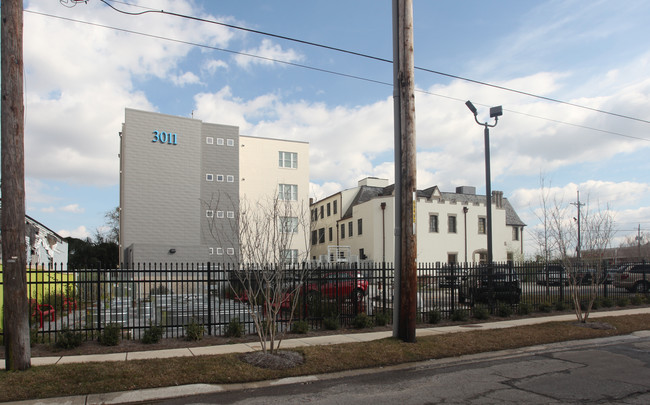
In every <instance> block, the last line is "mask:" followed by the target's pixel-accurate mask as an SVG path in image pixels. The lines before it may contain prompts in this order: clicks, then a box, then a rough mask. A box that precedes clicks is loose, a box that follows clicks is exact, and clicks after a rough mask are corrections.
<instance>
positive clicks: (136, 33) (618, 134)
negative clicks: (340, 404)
mask: <svg viewBox="0 0 650 405" xmlns="http://www.w3.org/2000/svg"><path fill="white" fill-rule="evenodd" d="M102 1H103V0H102ZM24 11H25V12H26V13H31V14H37V15H41V16H44V17H50V18H56V19H60V20H64V21H70V22H76V23H80V24H85V25H90V26H94V27H99V28H105V29H110V30H114V31H119V32H124V33H127V34H133V35H140V36H144V37H148V38H153V39H159V40H163V41H169V42H175V43H180V44H185V45H190V46H196V47H200V48H205V49H210V50H215V51H220V52H225V53H230V54H234V55H242V56H247V57H251V58H256V59H260V60H265V61H269V62H274V63H279V64H283V65H287V66H293V67H298V68H303V69H307V70H312V71H316V72H321V73H327V74H331V75H335V76H340V77H346V78H349V79H355V80H360V81H365V82H368V83H374V84H381V85H384V86H389V87H392V86H393V84H392V83H389V82H384V81H381V80H375V79H370V78H367V77H363V76H358V75H352V74H348V73H342V72H337V71H334V70H329V69H323V68H318V67H315V66H309V65H305V64H301V63H295V62H289V61H283V60H279V59H274V58H270V57H266V56H261V55H255V54H250V53H246V52H241V51H234V50H232V49H226V48H219V47H216V46H212V45H205V44H199V43H196V42H191V41H185V40H180V39H175V38H170V37H164V36H162V35H155V34H148V33H145V32H141V31H135V30H130V29H126V28H118V27H113V26H109V25H104V24H99V23H94V22H88V21H82V20H76V19H73V18H69V17H61V16H57V15H53V14H47V13H42V12H38V11H33V10H24ZM415 91H416V92H418V93H422V94H427V95H430V96H435V97H440V98H446V99H448V100H454V101H459V102H462V103H464V102H465V101H466V100H464V99H460V98H457V97H452V96H447V95H443V94H438V93H433V92H430V91H427V90H421V89H416V90H415ZM506 111H508V112H511V113H515V114H520V115H524V116H527V117H531V118H537V119H541V120H545V121H549V122H555V123H557V124H562V125H569V126H573V127H576V128H582V129H586V130H590V131H595V132H601V133H605V134H610V135H615V136H620V137H624V138H629V139H635V140H640V141H646V142H650V139H646V138H642V137H638V136H633V135H626V134H622V133H619V132H613V131H608V130H603V129H600V128H593V127H589V126H585V125H579V124H573V123H570V122H566V121H560V120H555V119H551V118H546V117H542V116H538V115H534V114H529V113H523V112H518V111H516V110H510V109H508V110H506Z"/></svg>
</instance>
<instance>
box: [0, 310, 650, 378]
mask: <svg viewBox="0 0 650 405" xmlns="http://www.w3.org/2000/svg"><path fill="white" fill-rule="evenodd" d="M649 313H650V307H648V308H634V309H623V310H615V311H602V312H592V313H591V314H590V315H589V319H596V318H601V317H604V316H619V315H632V314H649ZM575 319H576V316H575V315H574V314H572V313H571V314H565V315H552V316H544V317H536V318H523V319H513V320H504V321H497V322H486V323H474V324H463V325H453V326H441V327H431V328H419V329H417V331H416V336H431V335H439V334H442V333H454V332H466V331H469V330H478V329H501V328H511V327H514V326H521V325H534V324H540V323H546V322H552V321H559V322H562V321H571V320H575ZM391 336H392V332H391V331H382V332H370V333H352V334H341V335H328V336H315V337H304V338H296V339H285V340H283V341H282V345H281V347H282V348H284V349H291V348H295V347H304V346H322V345H336V344H341V343H358V342H369V341H372V340H379V339H384V338H387V337H391ZM256 350H261V345H260V343H259V342H248V343H237V344H229V345H218V346H202V347H193V348H183V349H168V350H148V351H142V352H125V353H110V354H91V355H80V356H51V357H33V358H32V366H45V365H52V364H70V363H89V362H106V361H129V360H145V359H165V358H170V357H193V356H205V355H218V354H227V353H246V352H252V351H256ZM4 367H5V364H4V360H2V363H0V369H2V370H4Z"/></svg>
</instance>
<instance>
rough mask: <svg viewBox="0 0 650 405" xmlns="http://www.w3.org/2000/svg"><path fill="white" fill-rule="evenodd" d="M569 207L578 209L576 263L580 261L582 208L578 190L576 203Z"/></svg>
mask: <svg viewBox="0 0 650 405" xmlns="http://www.w3.org/2000/svg"><path fill="white" fill-rule="evenodd" d="M571 205H575V206H576V207H578V220H577V221H578V246H577V247H576V258H577V259H578V262H579V261H580V249H581V244H580V207H582V206H583V205H584V204H582V203H581V202H580V190H578V201H576V202H574V203H571Z"/></svg>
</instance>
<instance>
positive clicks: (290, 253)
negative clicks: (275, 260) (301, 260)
mask: <svg viewBox="0 0 650 405" xmlns="http://www.w3.org/2000/svg"><path fill="white" fill-rule="evenodd" d="M281 255H282V258H283V259H284V262H285V263H287V264H293V263H297V262H298V249H285V250H283V251H282V252H281Z"/></svg>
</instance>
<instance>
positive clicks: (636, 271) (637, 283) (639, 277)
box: [614, 264, 650, 293]
mask: <svg viewBox="0 0 650 405" xmlns="http://www.w3.org/2000/svg"><path fill="white" fill-rule="evenodd" d="M614 287H622V288H625V289H626V290H628V291H630V292H635V293H647V292H648V291H650V264H630V265H627V266H625V268H624V269H623V271H622V272H620V273H617V274H616V275H615V276H614Z"/></svg>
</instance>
